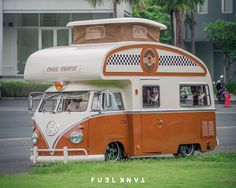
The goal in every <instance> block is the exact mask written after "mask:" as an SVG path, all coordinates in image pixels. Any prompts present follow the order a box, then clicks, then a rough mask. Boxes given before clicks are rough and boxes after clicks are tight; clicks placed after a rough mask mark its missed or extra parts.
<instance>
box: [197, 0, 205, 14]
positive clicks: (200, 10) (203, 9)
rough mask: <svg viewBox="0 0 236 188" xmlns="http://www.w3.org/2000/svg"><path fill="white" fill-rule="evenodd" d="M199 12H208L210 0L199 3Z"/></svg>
mask: <svg viewBox="0 0 236 188" xmlns="http://www.w3.org/2000/svg"><path fill="white" fill-rule="evenodd" d="M197 9H198V13H199V14H208V0H204V3H203V4H202V5H201V4H198V8H197Z"/></svg>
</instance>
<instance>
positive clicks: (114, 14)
mask: <svg viewBox="0 0 236 188" xmlns="http://www.w3.org/2000/svg"><path fill="white" fill-rule="evenodd" d="M113 18H117V2H116V1H115V0H113Z"/></svg>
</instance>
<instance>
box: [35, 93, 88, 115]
mask: <svg viewBox="0 0 236 188" xmlns="http://www.w3.org/2000/svg"><path fill="white" fill-rule="evenodd" d="M88 100H89V92H88V91H80V92H64V93H46V94H45V95H44V97H43V99H42V103H41V105H40V107H39V112H54V113H55V112H84V111H86V110H87V107H88Z"/></svg>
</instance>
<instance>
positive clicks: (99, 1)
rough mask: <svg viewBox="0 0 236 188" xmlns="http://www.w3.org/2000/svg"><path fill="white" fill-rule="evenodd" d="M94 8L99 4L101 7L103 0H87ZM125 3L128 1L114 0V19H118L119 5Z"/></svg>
mask: <svg viewBox="0 0 236 188" xmlns="http://www.w3.org/2000/svg"><path fill="white" fill-rule="evenodd" d="M87 1H88V2H89V3H90V4H91V5H92V6H93V7H96V6H97V4H98V5H101V4H102V3H103V0H87ZM123 1H127V0H112V2H113V18H117V5H119V4H121V3H122V2H123Z"/></svg>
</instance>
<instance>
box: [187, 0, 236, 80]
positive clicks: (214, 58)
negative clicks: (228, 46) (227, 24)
mask: <svg viewBox="0 0 236 188" xmlns="http://www.w3.org/2000/svg"><path fill="white" fill-rule="evenodd" d="M235 13H236V0H205V2H204V4H203V5H198V6H197V12H196V13H195V22H196V25H195V36H196V43H195V45H196V56H198V57H199V58H200V59H201V60H203V62H205V63H206V65H207V67H208V69H209V71H210V73H211V75H212V78H213V80H214V81H216V80H218V79H219V77H220V75H224V74H225V70H224V54H223V51H222V49H221V48H219V47H218V46H216V45H215V44H213V43H212V42H210V41H209V40H208V39H207V36H206V33H205V32H204V27H205V25H206V24H207V23H211V22H215V21H216V20H217V19H223V20H226V21H233V20H235V19H236V18H234V15H235ZM190 40H191V32H190V30H189V27H188V26H186V27H185V45H186V48H187V49H188V50H189V51H191V42H190ZM230 77H231V78H232V81H233V82H236V65H235V64H232V66H231V70H230Z"/></svg>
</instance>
